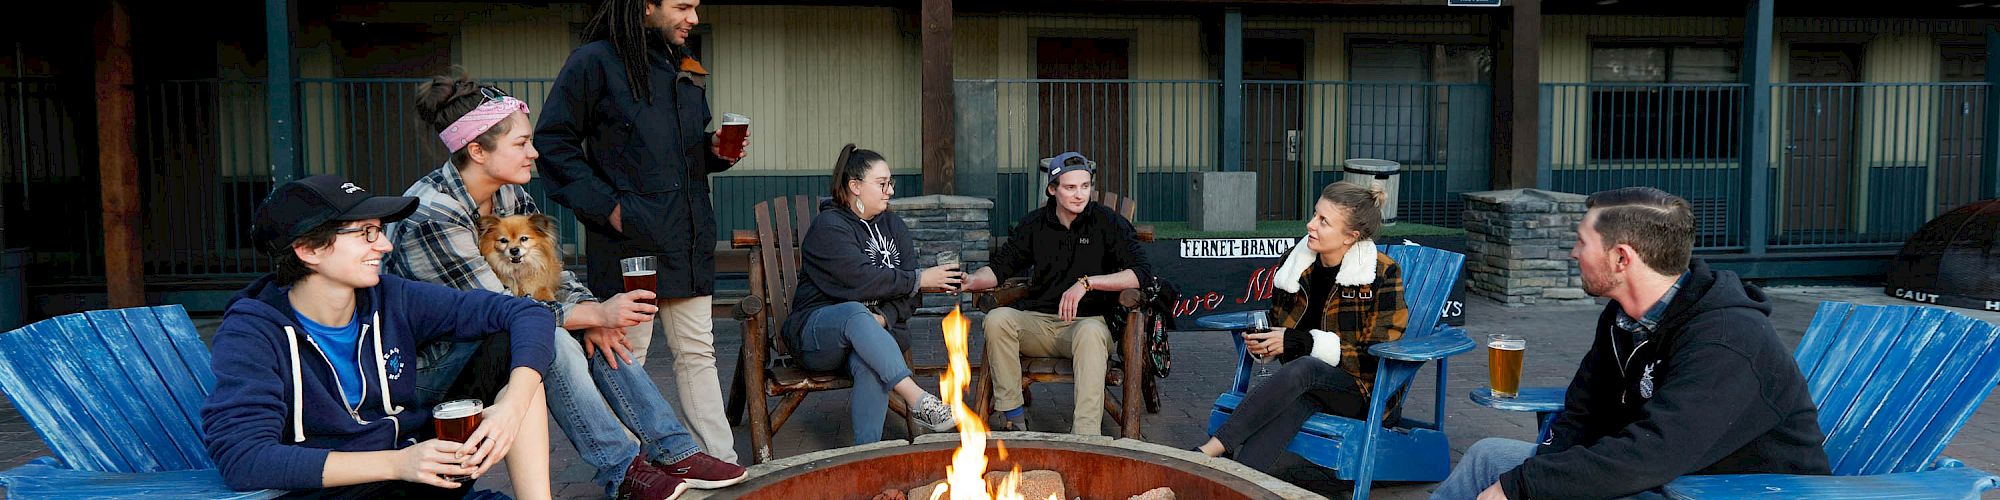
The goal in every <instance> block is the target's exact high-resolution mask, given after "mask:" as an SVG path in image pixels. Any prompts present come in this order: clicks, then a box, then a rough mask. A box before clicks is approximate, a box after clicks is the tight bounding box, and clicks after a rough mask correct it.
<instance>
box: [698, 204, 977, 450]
mask: <svg viewBox="0 0 2000 500" xmlns="http://www.w3.org/2000/svg"><path fill="white" fill-rule="evenodd" d="M818 207H819V204H818V203H817V202H815V200H814V199H813V197H811V196H805V195H797V196H781V197H777V198H773V199H771V200H769V201H765V202H761V203H758V204H757V205H756V206H755V207H754V208H753V209H752V210H753V211H754V213H755V220H756V223H757V229H755V230H737V231H736V232H735V233H733V234H732V235H731V238H730V245H731V246H732V247H734V248H737V249H748V250H749V252H748V254H749V255H748V259H749V264H748V271H749V275H750V295H749V296H746V297H744V298H743V300H742V301H739V302H737V303H736V306H735V307H734V308H733V309H732V310H731V315H732V316H734V317H735V318H736V320H737V321H741V322H742V323H743V349H742V351H741V352H740V353H739V354H738V355H737V363H736V376H735V377H734V381H733V382H732V383H731V384H730V395H729V408H728V413H729V419H730V424H731V425H741V424H742V423H743V420H744V418H743V417H744V416H745V415H744V410H745V406H748V410H749V412H748V413H749V415H748V417H749V422H750V447H751V450H752V460H754V461H756V462H757V463H762V462H765V461H769V460H771V459H772V458H774V455H773V454H772V452H771V436H772V435H773V434H776V433H777V432H778V429H779V428H782V427H784V425H785V421H786V420H789V419H790V418H791V416H792V412H793V411H795V410H797V409H798V407H799V404H800V403H802V402H804V401H805V398H806V395H808V394H812V393H814V392H820V391H831V390H839V389H848V388H852V387H854V380H853V379H851V378H849V377H848V375H847V372H845V371H825V372H822V371H812V370H807V369H805V368H803V367H800V366H799V364H798V363H797V362H796V361H795V360H794V359H793V358H792V354H793V353H792V350H791V346H787V345H785V343H784V340H782V337H781V336H779V335H778V329H779V328H780V327H781V326H782V325H783V323H784V321H785V316H786V315H787V314H790V313H791V310H792V292H793V291H794V290H796V289H797V288H798V284H799V272H800V271H799V263H800V261H801V259H802V258H803V256H802V255H801V253H800V250H799V241H800V240H801V239H803V238H804V237H805V235H806V229H808V228H810V227H811V226H812V219H813V216H814V215H815V214H817V213H818V212H819V210H818ZM903 361H904V362H905V363H908V362H910V353H909V351H907V350H906V351H904V352H903ZM753 368H754V369H753ZM942 370H943V368H942V367H935V366H930V367H920V366H916V365H915V364H913V363H912V364H911V365H910V371H911V372H912V375H913V376H918V375H936V374H937V373H939V372H940V371H942ZM751 391H756V392H755V393H754V397H752V395H753V393H752V392H751ZM772 397H782V398H783V399H781V400H780V401H779V403H778V407H777V408H776V409H771V408H769V401H768V400H767V399H766V398H772ZM889 409H890V411H893V412H895V413H896V414H897V415H901V416H902V417H903V426H904V428H905V429H907V430H908V431H909V433H910V435H911V436H915V435H917V425H916V422H915V421H914V420H912V419H911V418H910V413H909V411H908V410H907V409H905V408H903V404H902V401H901V399H900V398H893V397H892V398H889Z"/></svg>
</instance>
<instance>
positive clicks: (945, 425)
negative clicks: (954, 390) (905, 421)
mask: <svg viewBox="0 0 2000 500" xmlns="http://www.w3.org/2000/svg"><path fill="white" fill-rule="evenodd" d="M910 416H911V417H913V418H916V419H917V423H919V424H923V426H924V428H927V429H930V430H931V432H944V431H948V430H952V429H957V428H958V421H956V420H952V418H951V407H949V406H945V405H944V400H941V399H938V397H937V396H932V395H930V394H925V395H924V397H923V398H921V399H918V400H917V408H916V411H915V414H914V415H910Z"/></svg>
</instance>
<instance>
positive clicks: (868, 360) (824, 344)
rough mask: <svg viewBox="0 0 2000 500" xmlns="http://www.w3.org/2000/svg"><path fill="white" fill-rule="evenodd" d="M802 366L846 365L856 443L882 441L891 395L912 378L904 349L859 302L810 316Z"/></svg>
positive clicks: (803, 337) (803, 339)
mask: <svg viewBox="0 0 2000 500" xmlns="http://www.w3.org/2000/svg"><path fill="white" fill-rule="evenodd" d="M799 337H800V338H799V343H800V344H804V345H801V346H799V362H800V363H801V364H804V365H805V367H806V369H808V370H821V371H825V370H833V369H836V368H840V366H841V365H842V364H845V365H847V373H848V375H850V376H852V377H854V400H853V401H852V402H851V403H849V406H848V410H847V411H848V416H849V418H850V419H851V420H853V422H854V444H868V443H873V442H876V441H881V440H882V420H883V419H884V418H887V417H888V413H889V392H890V390H891V389H893V388H895V387H896V384H897V383H900V382H902V381H903V379H906V378H910V367H909V365H908V364H906V363H904V361H903V349H902V348H900V347H898V346H896V338H895V337H893V336H890V335H889V330H888V329H885V328H883V327H882V324H881V323H879V322H877V321H875V315H874V314H872V313H870V312H869V311H868V308H867V307H865V306H862V305H861V303H859V302H843V303H839V304H834V305H830V306H825V307H821V308H820V309H819V310H817V311H813V312H812V314H811V315H810V316H807V317H806V325H805V329H804V331H802V332H800V335H799Z"/></svg>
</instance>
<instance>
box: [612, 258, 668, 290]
mask: <svg viewBox="0 0 2000 500" xmlns="http://www.w3.org/2000/svg"><path fill="white" fill-rule="evenodd" d="M659 266H660V260H659V258H658V257H653V256H646V257H632V258H627V259H622V260H619V261H618V270H619V272H620V273H622V274H624V276H625V291H627V292H630V291H633V290H645V291H648V292H654V293H658V292H659V290H658V288H659V282H660V280H659V278H660V270H659V269H660V267H659Z"/></svg>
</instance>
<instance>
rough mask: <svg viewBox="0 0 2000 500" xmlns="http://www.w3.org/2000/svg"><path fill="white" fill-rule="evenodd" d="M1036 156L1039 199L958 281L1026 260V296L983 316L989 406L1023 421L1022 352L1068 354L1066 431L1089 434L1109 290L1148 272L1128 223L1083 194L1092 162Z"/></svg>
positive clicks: (1019, 424) (1088, 188) (1099, 407)
mask: <svg viewBox="0 0 2000 500" xmlns="http://www.w3.org/2000/svg"><path fill="white" fill-rule="evenodd" d="M1044 163H1045V164H1044V166H1043V168H1044V169H1046V170H1048V172H1049V185H1048V194H1049V201H1048V203H1046V204H1044V205H1043V206H1042V208H1040V209H1037V210H1035V211H1033V212H1029V213H1028V215H1027V217H1024V218H1022V219H1021V223H1020V224H1019V225H1017V226H1015V227H1014V230H1013V232H1012V233H1011V234H1010V235H1009V236H1008V238H1007V244H1006V245H1003V246H1001V247H1000V251H999V252H998V253H995V254H993V264H992V265H990V266H987V267H986V268H984V269H980V270H979V271H978V272H975V273H972V274H970V275H967V276H966V280H965V290H967V291H977V290H985V289H988V288H993V287H995V286H999V284H1000V283H1001V282H1002V281H1005V280H1006V279H1007V278H1009V277H1012V276H1015V275H1018V274H1021V273H1023V272H1028V271H1029V269H1031V268H1032V269H1033V272H1032V274H1030V275H1029V279H1028V295H1027V297H1026V298H1024V299H1022V300H1021V301H1020V302H1017V303H1015V304H1014V306H1013V307H1001V308H997V309H994V310H993V312H991V313H988V314H987V315H986V322H985V326H986V362H987V363H990V365H988V366H990V367H991V370H990V372H991V373H992V374H993V407H994V408H995V409H998V410H999V411H1000V413H1001V415H1002V416H1003V417H1004V418H1005V420H1006V422H1005V423H1004V424H1003V425H1002V426H1001V428H1002V429H1011V430H1026V428H1025V427H1026V426H1025V422H1026V418H1025V416H1024V415H1023V413H1022V411H1021V405H1022V403H1023V400H1022V399H1021V355H1022V354H1027V355H1030V356H1037V357H1059V358H1070V360H1071V363H1073V364H1074V369H1075V373H1076V408H1075V413H1074V417H1075V420H1073V421H1072V424H1071V431H1070V432H1072V433H1076V434H1084V435H1098V434H1102V433H1103V429H1101V427H1100V426H1101V424H1102V422H1103V419H1104V373H1105V371H1106V370H1107V365H1108V364H1109V363H1110V360H1111V346H1112V344H1113V342H1112V339H1111V329H1110V328H1109V327H1108V326H1106V323H1105V321H1104V316H1105V315H1107V314H1112V313H1115V312H1117V310H1118V309H1117V308H1118V292H1120V291H1124V290H1125V289H1128V288H1138V287H1139V286H1140V284H1142V283H1146V282H1148V281H1151V280H1152V275H1153V271H1152V266H1151V265H1149V264H1147V263H1146V251H1145V249H1144V248H1141V247H1140V246H1139V233H1138V231H1137V230H1136V229H1133V227H1132V222H1131V221H1128V220H1125V218H1124V217H1121V216H1119V215H1118V212H1115V211H1112V210H1111V209H1110V208H1108V207H1105V206H1104V205H1101V204H1098V203H1097V202H1095V201H1091V195H1092V194H1093V193H1094V192H1095V191H1096V185H1095V184H1094V182H1093V181H1092V176H1093V175H1094V173H1095V163H1093V162H1091V161H1090V159H1089V158H1085V157H1084V156H1083V155H1081V154H1077V153H1074V152H1070V153H1063V154H1061V155H1058V156H1056V157H1055V158H1050V159H1048V160H1044Z"/></svg>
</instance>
